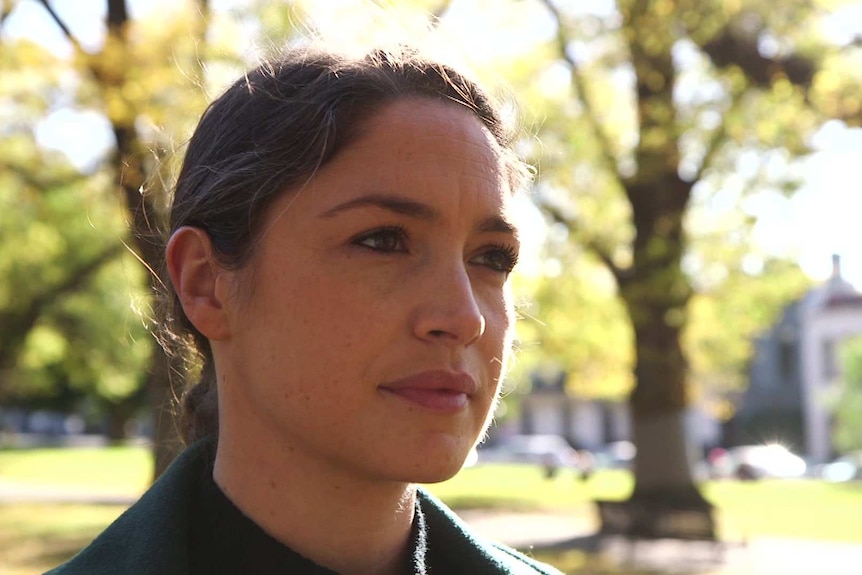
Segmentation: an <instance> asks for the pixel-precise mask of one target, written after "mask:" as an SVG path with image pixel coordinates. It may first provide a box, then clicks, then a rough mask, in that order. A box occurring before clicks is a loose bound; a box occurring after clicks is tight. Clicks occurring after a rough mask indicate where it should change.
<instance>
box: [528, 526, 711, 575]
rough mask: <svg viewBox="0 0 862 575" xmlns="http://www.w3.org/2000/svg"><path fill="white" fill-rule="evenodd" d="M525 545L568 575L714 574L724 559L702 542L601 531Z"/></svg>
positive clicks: (530, 551) (538, 557) (532, 552)
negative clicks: (638, 537) (628, 537)
mask: <svg viewBox="0 0 862 575" xmlns="http://www.w3.org/2000/svg"><path fill="white" fill-rule="evenodd" d="M522 547H523V550H524V551H525V552H527V553H529V554H530V555H532V556H533V557H535V558H536V559H538V560H540V561H544V562H545V563H549V564H551V565H554V566H555V567H557V568H558V569H560V570H561V571H563V572H564V573H566V574H568V575H670V574H673V575H701V574H706V573H714V572H715V570H716V568H720V567H721V565H722V564H723V561H724V559H723V553H716V548H714V547H710V548H707V547H705V546H703V545H700V544H699V542H681V541H655V542H653V541H638V542H633V541H630V540H625V539H623V538H620V537H611V538H602V537H601V536H600V535H598V534H594V535H585V536H580V537H575V538H571V539H565V540H562V541H556V542H553V543H537V544H534V545H530V544H527V545H524V546H522Z"/></svg>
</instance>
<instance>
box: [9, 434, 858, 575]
mask: <svg viewBox="0 0 862 575" xmlns="http://www.w3.org/2000/svg"><path fill="white" fill-rule="evenodd" d="M151 473H152V462H151V460H150V457H149V452H148V450H147V449H146V448H143V447H115V448H74V449H39V450H27V451H16V450H7V451H0V488H2V485H4V484H5V485H10V484H11V485H27V486H43V487H46V488H58V489H64V490H69V489H74V490H91V491H95V492H98V493H103V494H105V493H109V494H126V495H127V494H131V495H134V494H138V493H140V492H142V491H143V490H144V489H145V488H146V485H147V483H148V481H149V478H150V476H151ZM631 486H632V480H631V476H630V475H629V474H628V473H627V472H624V471H604V472H600V473H597V474H595V476H593V477H592V478H591V479H590V480H588V481H586V482H584V481H581V480H579V479H578V478H577V477H576V476H574V475H573V474H571V473H568V472H563V473H561V474H560V475H559V476H558V477H556V478H554V479H550V480H548V479H545V478H544V477H543V476H542V473H541V471H540V470H539V469H537V468H530V467H521V466H506V465H493V466H491V465H487V466H479V467H472V468H467V469H465V470H463V471H462V472H461V473H459V474H458V475H457V476H455V477H454V478H453V479H451V480H449V481H447V482H444V483H440V484H436V485H431V486H428V488H429V489H430V490H431V491H432V492H433V493H435V494H436V495H438V496H439V497H441V498H442V499H444V500H445V501H446V502H447V503H448V504H449V505H451V506H452V507H454V508H456V509H459V508H462V509H463V508H478V507H482V508H486V507H497V508H506V509H524V510H528V509H529V510H535V509H549V510H556V511H566V512H570V513H572V514H584V515H586V514H590V515H589V516H592V513H593V508H592V505H591V504H590V501H591V500H593V499H597V498H601V499H621V498H624V497H625V496H626V495H627V494H628V492H629V491H630V490H631ZM703 491H704V494H705V495H706V497H707V498H708V499H709V500H710V501H712V502H713V503H714V504H715V505H716V507H717V508H718V510H719V521H720V526H721V527H720V528H721V534H722V535H723V536H724V537H725V538H727V539H736V540H738V539H741V538H742V537H749V538H752V537H757V536H775V537H797V538H805V539H826V540H837V541H848V542H856V543H860V544H862V484H859V483H857V484H827V483H821V482H816V481H761V482H752V483H739V482H733V481H723V482H708V483H706V484H704V485H703ZM122 511H123V507H122V506H116V505H81V504H75V505H71V504H40V503H26V504H17V503H5V504H0V575H34V574H36V573H42V572H43V571H44V570H45V569H47V568H48V567H50V566H53V565H56V564H57V563H59V562H61V561H62V560H63V559H65V558H67V557H69V556H71V555H72V554H73V553H74V552H75V551H77V550H78V549H80V548H81V547H82V546H84V545H85V544H86V543H88V542H89V541H90V540H91V539H92V538H93V537H94V536H95V535H96V534H97V533H98V532H99V531H101V530H102V529H103V528H104V527H105V526H106V525H107V524H108V523H110V522H111V521H112V520H113V519H114V518H115V517H116V516H117V515H119V514H120V513H121V512H122ZM553 561H554V563H556V564H558V565H561V566H562V565H570V567H567V569H566V570H567V572H572V573H577V572H579V571H578V565H580V564H581V563H582V561H583V557H582V556H580V555H573V556H572V557H568V556H566V557H564V556H560V557H555V558H553ZM589 572H591V573H598V572H603V571H596V570H595V568H594V567H591V569H590V571H589ZM611 572H612V571H608V573H611Z"/></svg>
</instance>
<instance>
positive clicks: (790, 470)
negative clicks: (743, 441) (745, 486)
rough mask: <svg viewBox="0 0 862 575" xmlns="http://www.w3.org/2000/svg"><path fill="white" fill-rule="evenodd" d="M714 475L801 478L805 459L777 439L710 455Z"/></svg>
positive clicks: (740, 477)
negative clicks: (778, 442)
mask: <svg viewBox="0 0 862 575" xmlns="http://www.w3.org/2000/svg"><path fill="white" fill-rule="evenodd" d="M710 460H711V475H712V477H714V478H730V477H733V478H736V479H742V480H754V479H763V478H781V479H790V478H798V477H802V476H804V475H805V470H806V467H807V465H806V463H805V460H804V459H802V458H801V457H799V456H798V455H796V454H794V453H792V452H791V451H790V450H789V449H787V448H786V447H784V446H783V445H779V444H777V443H770V444H763V445H741V446H738V447H731V448H729V449H727V450H724V451H723V452H721V453H718V454H716V455H714V456H713V457H711V458H710Z"/></svg>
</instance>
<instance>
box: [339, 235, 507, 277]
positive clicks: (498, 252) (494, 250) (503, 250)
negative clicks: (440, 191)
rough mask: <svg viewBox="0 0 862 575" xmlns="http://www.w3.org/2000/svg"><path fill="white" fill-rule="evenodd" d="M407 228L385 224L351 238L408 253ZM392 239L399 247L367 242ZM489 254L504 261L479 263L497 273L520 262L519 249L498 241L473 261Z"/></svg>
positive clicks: (362, 244)
mask: <svg viewBox="0 0 862 575" xmlns="http://www.w3.org/2000/svg"><path fill="white" fill-rule="evenodd" d="M407 237H408V234H407V230H406V229H405V228H404V227H403V226H384V227H381V228H377V229H374V230H371V231H368V232H363V233H362V234H360V235H358V236H356V237H355V238H353V240H351V242H350V243H351V244H353V245H356V246H359V247H362V248H365V249H368V250H371V251H374V252H380V253H384V254H385V253H407V252H408V251H409V250H408V249H407V247H406V245H405V244H406V241H407ZM380 239H385V240H392V239H395V241H396V242H397V244H398V247H394V248H393V247H379V246H372V245H368V244H367V243H366V242H368V240H380ZM489 255H494V256H501V257H502V259H503V261H502V263H500V264H499V265H493V264H490V263H478V262H475V263H478V265H483V266H485V267H487V268H489V269H490V270H491V271H494V272H497V273H504V274H506V275H508V274H510V273H511V272H512V270H513V269H514V268H515V266H516V265H517V263H518V251H517V250H516V249H515V248H514V247H512V246H510V245H507V244H502V243H496V244H491V245H489V246H487V248H486V249H485V250H484V251H483V252H482V253H480V254H479V255H478V256H475V257H473V258H471V260H470V261H471V262H473V261H474V260H475V259H477V258H481V257H487V256H489Z"/></svg>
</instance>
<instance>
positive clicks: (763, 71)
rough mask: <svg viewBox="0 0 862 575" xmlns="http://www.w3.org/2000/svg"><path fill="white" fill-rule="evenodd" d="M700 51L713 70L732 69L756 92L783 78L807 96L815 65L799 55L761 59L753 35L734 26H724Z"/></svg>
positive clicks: (762, 57)
mask: <svg viewBox="0 0 862 575" xmlns="http://www.w3.org/2000/svg"><path fill="white" fill-rule="evenodd" d="M700 48H701V49H702V50H703V51H704V53H705V54H706V55H707V56H709V58H710V60H712V62H713V64H714V65H715V66H716V67H717V68H728V67H730V66H736V67H738V68H739V69H740V70H742V72H743V73H744V74H745V77H746V78H748V80H749V82H751V83H752V84H754V85H755V86H757V87H759V88H768V87H770V86H772V83H773V82H774V81H775V79H776V78H777V77H779V76H780V75H783V76H784V77H786V78H787V80H789V81H790V83H791V84H793V85H795V86H799V87H802V88H804V89H805V90H806V92H807V91H808V89H809V88H810V87H811V81H812V80H813V79H814V74H815V73H816V72H817V62H815V61H813V60H811V59H809V58H806V57H804V56H800V55H799V54H790V55H787V56H779V57H776V58H767V57H766V56H763V55H762V54H761V53H760V50H759V49H758V47H757V33H754V32H747V31H743V30H741V29H740V26H737V25H735V23H734V22H730V23H728V24H727V26H725V27H724V28H723V29H722V30H721V32H720V33H719V34H717V35H716V36H714V37H713V38H712V39H711V40H709V41H708V42H706V43H704V44H702V45H701V46H700Z"/></svg>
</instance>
